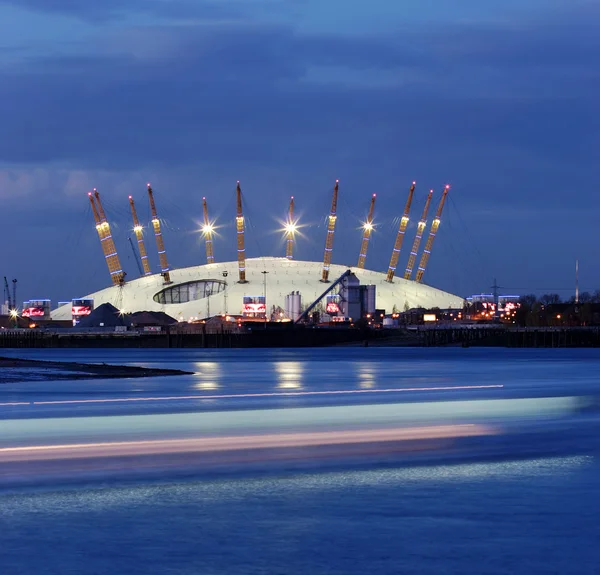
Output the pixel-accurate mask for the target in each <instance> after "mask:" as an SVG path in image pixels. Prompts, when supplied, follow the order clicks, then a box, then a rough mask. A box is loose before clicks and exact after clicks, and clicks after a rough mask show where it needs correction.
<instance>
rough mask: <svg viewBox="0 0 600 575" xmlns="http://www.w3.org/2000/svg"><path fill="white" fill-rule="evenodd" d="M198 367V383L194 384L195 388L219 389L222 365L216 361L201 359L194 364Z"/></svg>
mask: <svg viewBox="0 0 600 575" xmlns="http://www.w3.org/2000/svg"><path fill="white" fill-rule="evenodd" d="M194 369H196V370H197V371H196V374H195V379H196V380H197V383H194V384H193V385H192V388H193V389H198V390H200V391H207V390H211V389H219V387H221V386H220V385H219V376H220V371H221V368H220V365H219V363H218V362H216V361H199V362H197V363H195V364H194Z"/></svg>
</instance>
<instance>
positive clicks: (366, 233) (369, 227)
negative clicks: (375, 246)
mask: <svg viewBox="0 0 600 575" xmlns="http://www.w3.org/2000/svg"><path fill="white" fill-rule="evenodd" d="M375 197H376V194H373V196H372V197H371V205H370V206H369V215H368V216H367V221H366V222H365V223H364V224H363V239H362V243H361V246H360V254H359V256H358V264H357V265H356V267H357V268H358V269H361V270H362V269H364V267H365V261H366V259H367V250H368V249H369V238H370V237H371V232H372V231H373V212H374V211H375Z"/></svg>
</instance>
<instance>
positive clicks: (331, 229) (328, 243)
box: [321, 180, 340, 282]
mask: <svg viewBox="0 0 600 575" xmlns="http://www.w3.org/2000/svg"><path fill="white" fill-rule="evenodd" d="M339 183H340V181H339V180H336V181H335V186H333V197H332V199H331V211H330V212H329V217H328V219H327V237H326V238H325V254H324V255H323V270H322V272H321V281H322V282H328V281H329V268H330V266H331V254H332V252H333V234H334V233H335V222H336V219H337V200H338V191H339Z"/></svg>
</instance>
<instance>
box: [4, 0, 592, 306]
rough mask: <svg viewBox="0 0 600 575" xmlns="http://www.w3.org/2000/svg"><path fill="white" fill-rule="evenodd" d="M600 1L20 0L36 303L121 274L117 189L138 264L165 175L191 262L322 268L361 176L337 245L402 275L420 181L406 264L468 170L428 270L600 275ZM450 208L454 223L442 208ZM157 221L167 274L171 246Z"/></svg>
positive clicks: (21, 243) (18, 255)
mask: <svg viewBox="0 0 600 575" xmlns="http://www.w3.org/2000/svg"><path fill="white" fill-rule="evenodd" d="M598 30H600V3H599V2H598V1H595V0H588V1H583V0H562V1H559V0H503V1H501V2H491V1H482V0H460V1H449V0H420V1H419V2H398V1H392V0H370V1H369V2H364V1H362V2H359V1H358V0H344V1H342V0H231V1H230V0H215V1H204V0H102V1H97V2H86V1H79V0H0V128H1V137H0V242H1V251H0V276H3V275H6V276H8V278H9V281H10V279H12V278H13V277H16V278H18V280H19V284H18V285H19V294H18V299H19V301H21V302H22V301H23V300H24V299H28V298H38V297H39V298H42V297H48V298H52V299H53V301H54V303H56V301H57V300H59V299H60V300H68V299H70V298H73V297H79V296H82V295H85V294H87V293H90V292H93V291H96V290H98V289H101V288H103V287H106V286H108V285H109V284H110V279H109V274H108V271H107V269H106V267H105V264H104V258H103V257H102V253H101V249H100V245H99V241H98V236H97V234H96V231H95V229H94V222H93V217H92V214H91V210H90V207H89V201H88V199H87V192H88V191H89V190H90V189H91V188H93V187H97V188H98V190H99V191H100V193H101V194H102V197H103V199H104V200H105V208H106V210H107V212H108V216H109V220H110V221H111V223H112V225H113V235H114V236H115V238H116V241H117V248H118V250H119V253H120V256H121V261H122V263H123V266H124V268H125V270H126V271H127V272H128V278H130V279H131V278H134V277H137V275H138V272H137V268H136V265H135V262H134V260H133V257H132V254H131V249H130V247H129V245H128V243H127V238H128V237H129V235H130V233H131V232H130V228H131V221H130V216H129V206H128V201H127V196H128V195H129V194H132V195H133V196H134V198H135V199H136V202H137V205H138V211H139V215H140V216H141V218H142V219H143V220H144V222H148V220H149V208H148V202H147V196H146V194H145V189H146V182H151V183H152V186H153V188H154V191H155V197H156V201H157V205H158V210H159V215H160V216H161V218H162V219H163V220H164V226H165V227H164V237H165V244H166V248H167V253H168V256H169V260H170V262H169V263H170V264H171V266H172V267H184V266H189V265H198V264H201V263H205V254H204V247H203V244H202V243H201V242H200V241H199V236H198V233H197V231H196V230H197V228H198V226H199V222H200V221H201V218H202V196H206V197H207V199H208V202H209V208H210V211H211V216H212V217H214V218H216V223H217V225H218V226H222V227H220V228H219V234H220V235H219V237H217V238H216V240H215V256H216V258H217V261H228V260H233V259H235V257H236V245H235V229H234V217H235V183H236V180H240V181H241V185H242V190H243V193H244V201H245V206H246V216H247V219H248V220H247V223H248V228H247V240H246V248H247V255H248V257H257V256H283V255H284V254H285V247H284V244H283V241H282V239H281V234H280V233H278V232H276V230H277V228H278V227H280V225H279V223H278V221H277V220H278V219H279V220H280V219H283V217H284V216H285V212H286V209H287V205H288V201H289V196H290V195H294V196H295V198H296V206H297V213H298V215H299V217H300V223H301V224H304V225H305V227H303V228H302V231H303V235H304V237H302V238H299V240H298V245H297V249H296V254H295V255H296V257H297V258H298V259H306V260H313V261H318V260H320V259H321V258H322V255H323V247H324V242H325V225H324V222H325V216H326V215H327V213H328V211H329V206H330V202H331V190H332V187H333V183H334V181H335V179H336V178H339V179H340V209H339V216H340V217H339V219H338V227H337V231H336V238H335V245H334V254H333V261H334V263H339V264H352V265H355V264H356V261H357V258H358V254H359V247H360V239H361V234H360V231H359V229H358V226H359V225H360V220H361V218H364V217H365V214H366V212H367V209H368V204H369V200H370V196H371V194H372V193H377V205H376V208H375V224H376V231H375V234H374V237H373V240H372V243H371V247H370V252H369V255H368V258H367V265H366V267H367V268H369V269H374V270H378V271H385V270H386V269H387V265H388V262H389V258H390V255H391V251H392V247H393V243H394V239H395V234H396V231H397V225H398V218H399V216H400V215H401V213H402V210H403V206H404V202H405V200H406V194H407V192H408V188H409V186H410V183H411V181H412V180H416V181H417V192H416V195H415V202H414V204H413V210H412V213H411V227H410V229H409V234H408V236H407V240H406V242H405V244H404V249H403V256H401V264H400V266H401V267H402V269H403V267H404V265H405V263H406V259H407V256H408V252H409V251H410V244H411V243H412V239H413V235H414V227H415V225H416V222H417V220H418V219H419V215H420V212H421V210H422V207H423V203H424V200H425V197H426V195H427V192H428V190H429V188H434V189H435V196H434V205H433V208H435V206H436V205H437V202H438V200H439V196H440V193H441V190H442V188H443V186H444V184H446V183H449V184H451V186H452V189H451V192H450V196H449V202H448V204H447V206H446V208H447V209H446V211H445V214H444V216H443V218H442V224H441V228H440V232H439V234H438V237H437V240H436V244H435V247H434V250H433V254H432V256H431V260H430V266H429V268H428V270H427V273H426V274H425V281H426V283H429V284H431V285H433V286H436V287H439V288H442V289H445V290H447V291H451V292H453V293H456V294H459V295H462V296H467V295H470V294H471V293H476V292H480V291H489V286H490V285H491V283H492V281H493V278H494V277H496V278H497V279H498V283H499V284H500V285H501V286H504V287H505V288H506V289H504V290H503V291H505V292H511V293H529V292H538V293H543V292H547V291H558V290H563V291H560V292H559V293H561V295H562V296H565V297H568V296H569V295H571V294H570V291H569V290H571V289H572V286H573V285H574V267H575V259H576V258H579V260H580V278H581V280H580V282H581V287H582V289H589V290H594V289H600V265H599V263H600V262H599V259H600V258H599V256H598V247H597V246H598V244H599V243H600V229H599V227H598V224H597V223H598V220H599V217H600V190H599V185H600V167H599V166H600V163H599V161H598V154H599V153H600V112H599V108H598V106H599V104H598V96H599V94H600V67H599V65H598V62H600V35H599V34H598ZM430 221H431V218H430ZM152 240H153V238H152V236H151V235H148V236H147V247H148V251H149V252H150V255H151V258H153V259H152V263H153V269H155V270H156V271H158V269H159V268H158V258H157V257H156V249H155V247H154V245H153V243H152Z"/></svg>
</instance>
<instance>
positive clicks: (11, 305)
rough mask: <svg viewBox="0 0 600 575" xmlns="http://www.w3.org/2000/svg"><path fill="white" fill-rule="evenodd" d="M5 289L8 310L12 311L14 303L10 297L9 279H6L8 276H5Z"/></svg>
mask: <svg viewBox="0 0 600 575" xmlns="http://www.w3.org/2000/svg"><path fill="white" fill-rule="evenodd" d="M4 291H5V292H6V303H7V304H8V311H9V312H10V310H11V309H12V308H13V303H12V301H11V299H10V288H9V287H8V280H7V279H6V276H4Z"/></svg>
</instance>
